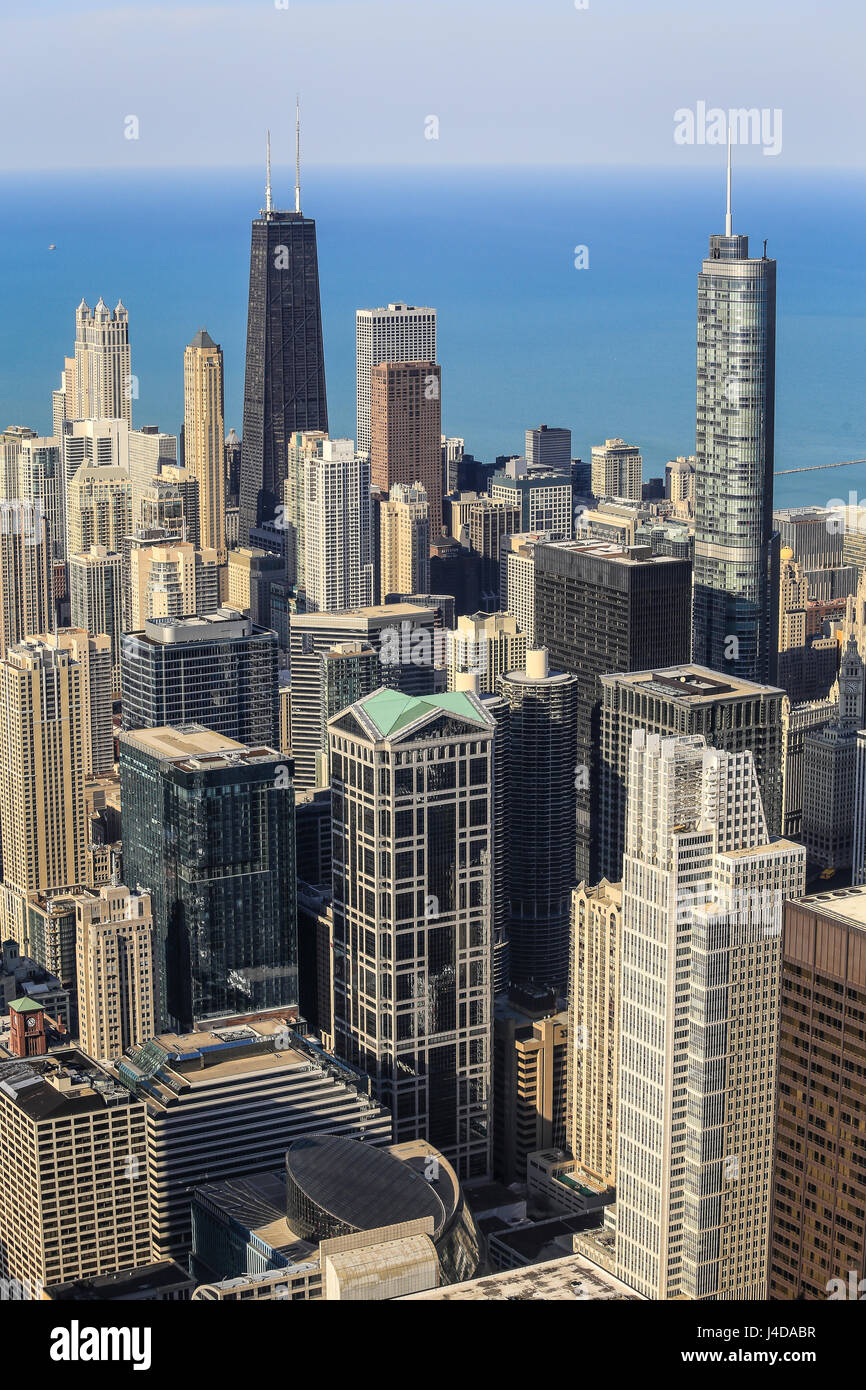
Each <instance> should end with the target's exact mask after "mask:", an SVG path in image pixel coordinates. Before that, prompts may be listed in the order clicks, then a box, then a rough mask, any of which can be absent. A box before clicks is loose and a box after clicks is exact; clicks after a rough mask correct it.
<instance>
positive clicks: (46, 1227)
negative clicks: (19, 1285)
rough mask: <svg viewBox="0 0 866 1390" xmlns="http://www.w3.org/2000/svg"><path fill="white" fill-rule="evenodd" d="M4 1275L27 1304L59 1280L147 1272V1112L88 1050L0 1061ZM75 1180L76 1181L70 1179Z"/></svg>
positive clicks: (0, 1260) (0, 1254)
mask: <svg viewBox="0 0 866 1390" xmlns="http://www.w3.org/2000/svg"><path fill="white" fill-rule="evenodd" d="M0 1082H2V1083H3V1084H2V1086H0V1147H2V1149H3V1151H4V1152H6V1153H10V1154H14V1155H15V1160H14V1162H10V1163H9V1164H8V1171H7V1175H6V1180H5V1182H4V1183H3V1184H2V1190H0V1276H2V1277H4V1278H8V1277H11V1278H14V1279H17V1280H19V1282H25V1281H26V1285H27V1286H29V1289H30V1290H31V1293H30V1297H31V1298H39V1297H40V1291H41V1289H42V1288H44V1287H45V1285H47V1284H52V1283H57V1282H59V1281H60V1280H62V1279H88V1278H93V1276H95V1275H98V1274H103V1273H110V1272H113V1271H115V1270H118V1269H133V1268H135V1267H137V1266H141V1265H145V1264H147V1263H148V1261H149V1260H150V1258H151V1246H150V1229H149V1222H148V1216H149V1211H148V1206H149V1204H148V1191H147V1167H146V1152H145V1149H146V1138H145V1107H144V1104H143V1102H142V1101H140V1100H138V1099H136V1098H135V1097H132V1096H130V1095H129V1093H128V1092H127V1091H124V1090H123V1089H122V1088H121V1087H120V1086H118V1085H117V1083H116V1081H115V1080H114V1079H113V1078H112V1077H111V1076H110V1075H109V1073H108V1072H106V1071H103V1069H102V1068H101V1067H99V1066H97V1064H96V1063H95V1062H93V1061H92V1060H91V1059H90V1058H89V1057H87V1056H85V1054H84V1052H81V1051H79V1050H78V1049H77V1048H64V1049H63V1050H62V1051H60V1052H54V1053H52V1054H51V1056H50V1058H49V1057H45V1058H41V1059H39V1060H34V1061H18V1060H16V1061H11V1062H10V1061H3V1062H0ZM73 1174H74V1178H73V1176H72V1175H73Z"/></svg>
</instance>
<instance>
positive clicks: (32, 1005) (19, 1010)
mask: <svg viewBox="0 0 866 1390" xmlns="http://www.w3.org/2000/svg"><path fill="white" fill-rule="evenodd" d="M9 1007H10V1009H14V1010H15V1012H16V1014H32V1013H44V1012H45V1010H44V1006H43V1005H42V1004H37V1002H36V1000H35V999H30V998H28V996H27V995H26V994H25V995H24V998H23V999H12V1000H10V1002H9Z"/></svg>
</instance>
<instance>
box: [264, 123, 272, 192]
mask: <svg viewBox="0 0 866 1390" xmlns="http://www.w3.org/2000/svg"><path fill="white" fill-rule="evenodd" d="M267 150H268V155H267V162H268V177H267V183H266V184H265V212H270V211H271V132H270V131H268V141H267Z"/></svg>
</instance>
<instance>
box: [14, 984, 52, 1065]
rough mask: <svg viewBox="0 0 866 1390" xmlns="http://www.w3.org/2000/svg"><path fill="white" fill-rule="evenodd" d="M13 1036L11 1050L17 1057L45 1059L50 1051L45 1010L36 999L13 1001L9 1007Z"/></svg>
mask: <svg viewBox="0 0 866 1390" xmlns="http://www.w3.org/2000/svg"><path fill="white" fill-rule="evenodd" d="M9 1019H10V1022H11V1025H12V1035H11V1038H10V1040H9V1047H10V1050H11V1051H12V1052H13V1053H14V1055H15V1056H16V1057H43V1056H44V1055H45V1053H46V1052H47V1051H48V1039H47V1037H46V1036H45V1010H44V1009H43V1007H42V1005H41V1004H37V1003H36V1000H35V999H28V998H27V996H26V995H25V996H24V998H23V999H13V1000H12V1002H11V1003H10V1005H9Z"/></svg>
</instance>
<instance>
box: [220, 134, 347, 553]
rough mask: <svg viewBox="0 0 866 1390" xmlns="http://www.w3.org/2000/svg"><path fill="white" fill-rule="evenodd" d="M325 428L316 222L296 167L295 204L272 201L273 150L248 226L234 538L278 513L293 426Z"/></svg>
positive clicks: (244, 539) (243, 539)
mask: <svg viewBox="0 0 866 1390" xmlns="http://www.w3.org/2000/svg"><path fill="white" fill-rule="evenodd" d="M327 429H328V402H327V395H326V390H325V354H324V347H323V343H322V309H321V304H320V300H319V262H318V253H317V250H316V224H315V222H314V221H313V219H312V218H309V217H304V216H303V215H302V213H301V188H300V165H299V163H298V164H297V166H296V182H295V210H294V212H283V211H278V210H277V209H276V208H275V207H274V206H273V204H272V201H271V153H270V135H269V136H268V171H267V186H266V189H265V206H264V208H263V209H262V211H261V213H260V214H259V216H258V217H257V218H256V219H255V220H254V222H253V225H252V240H251V244H250V293H249V312H248V316H247V351H246V373H245V377H244V420H243V439H242V443H241V450H242V452H241V480H240V494H241V500H240V519H239V523H238V536H239V540H240V543H241V544H242V545H249V544H250V529H251V528H252V527H255V526H257V525H259V524H260V523H261V522H263V521H271V520H273V519H274V517H275V516H276V515H277V507H278V505H279V504H280V501H281V497H280V484H281V483H282V481H283V479H284V478H285V476H286V470H287V467H288V460H287V449H288V445H289V439H290V437H291V435H292V434H294V433H295V432H296V431H297V430H325V431H327Z"/></svg>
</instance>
